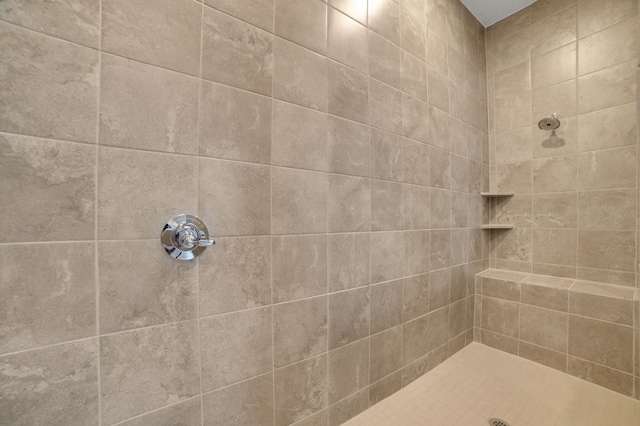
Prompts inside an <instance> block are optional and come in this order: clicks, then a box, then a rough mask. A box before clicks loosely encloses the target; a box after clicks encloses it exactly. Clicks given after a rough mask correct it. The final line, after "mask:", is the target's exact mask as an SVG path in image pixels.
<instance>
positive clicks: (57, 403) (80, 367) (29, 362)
mask: <svg viewBox="0 0 640 426" xmlns="http://www.w3.org/2000/svg"><path fill="white" fill-rule="evenodd" d="M0 362H2V365H3V371H2V373H0V411H1V412H2V422H3V423H6V424H11V425H16V426H28V425H33V424H52V423H57V422H62V423H63V424H65V425H70V426H71V425H74V426H75V425H78V426H80V425H93V426H95V425H98V424H99V419H98V412H99V407H98V343H97V341H96V339H86V340H82V341H78V342H73V343H65V344H63V345H56V346H52V347H48V348H44V349H37V350H33V351H28V352H23V353H19V354H14V355H7V356H4V357H0ZM103 403H104V400H103ZM61 407H64V410H61V409H60V408H61Z"/></svg>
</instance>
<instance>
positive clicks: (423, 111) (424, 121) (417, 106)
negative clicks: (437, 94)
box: [402, 93, 429, 143]
mask: <svg viewBox="0 0 640 426" xmlns="http://www.w3.org/2000/svg"><path fill="white" fill-rule="evenodd" d="M402 131H403V134H404V136H406V137H408V138H411V139H415V140H418V141H420V142H422V143H427V142H428V141H429V104H427V103H426V102H423V101H421V100H419V99H416V98H412V97H411V96H409V95H405V94H404V93H403V94H402Z"/></svg>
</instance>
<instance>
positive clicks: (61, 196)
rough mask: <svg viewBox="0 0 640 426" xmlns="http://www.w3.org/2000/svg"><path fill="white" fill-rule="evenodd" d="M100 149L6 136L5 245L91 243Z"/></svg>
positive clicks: (1, 175) (0, 154)
mask: <svg viewBox="0 0 640 426" xmlns="http://www.w3.org/2000/svg"><path fill="white" fill-rule="evenodd" d="M95 156H96V148H95V147H92V146H90V145H81V144H75V143H69V142H58V141H52V140H45V139H35V138H30V137H25V136H17V135H9V134H0V181H1V182H2V184H0V198H2V200H3V202H2V205H1V206H0V215H2V216H3V217H12V216H13V217H20V218H21V219H20V226H15V223H13V221H9V220H8V221H3V222H2V225H0V230H1V231H2V232H1V233H0V235H2V236H1V237H0V242H3V243H9V242H27V241H54V240H64V241H70V240H90V239H93V235H94V220H95V219H94V215H95V200H94V197H95V176H94V173H95V165H96V164H95Z"/></svg>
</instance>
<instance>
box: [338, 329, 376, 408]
mask: <svg viewBox="0 0 640 426" xmlns="http://www.w3.org/2000/svg"><path fill="white" fill-rule="evenodd" d="M328 363H329V385H328V386H329V403H330V404H333V403H335V402H337V401H339V400H341V399H343V398H345V397H347V396H349V395H351V394H353V393H355V392H357V391H359V390H362V389H364V388H366V387H367V386H368V385H369V339H362V340H358V341H357V342H354V343H351V344H349V345H345V346H342V347H340V348H338V349H334V350H333V351H331V352H329V360H328ZM367 403H368V398H367Z"/></svg>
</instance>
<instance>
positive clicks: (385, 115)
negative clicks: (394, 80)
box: [369, 78, 402, 133]
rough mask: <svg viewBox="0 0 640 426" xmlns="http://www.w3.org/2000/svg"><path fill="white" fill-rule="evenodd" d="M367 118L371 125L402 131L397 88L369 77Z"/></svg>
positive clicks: (399, 98) (397, 131) (400, 105)
mask: <svg viewBox="0 0 640 426" xmlns="http://www.w3.org/2000/svg"><path fill="white" fill-rule="evenodd" d="M369 119H370V120H371V125H372V126H375V127H378V128H380V129H383V130H386V131H389V132H393V133H401V132H402V96H401V93H400V91H399V90H397V89H394V88H393V87H391V86H388V85H386V84H384V83H380V82H379V81H377V80H375V79H372V78H370V79H369Z"/></svg>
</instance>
